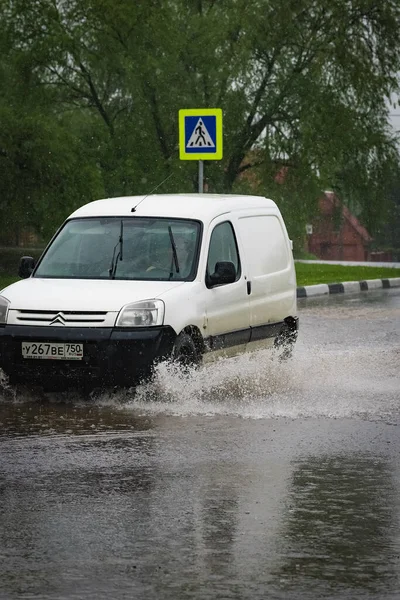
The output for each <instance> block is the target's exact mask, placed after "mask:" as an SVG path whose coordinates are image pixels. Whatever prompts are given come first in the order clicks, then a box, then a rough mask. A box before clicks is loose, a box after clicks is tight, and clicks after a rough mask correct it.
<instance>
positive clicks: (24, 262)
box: [18, 256, 35, 279]
mask: <svg viewBox="0 0 400 600" xmlns="http://www.w3.org/2000/svg"><path fill="white" fill-rule="evenodd" d="M34 268H35V259H34V258H32V256H23V257H22V258H21V260H20V262H19V268H18V275H19V277H21V279H27V278H28V277H30V276H31V275H32V271H33V269H34Z"/></svg>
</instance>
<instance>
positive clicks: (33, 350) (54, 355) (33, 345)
mask: <svg viewBox="0 0 400 600" xmlns="http://www.w3.org/2000/svg"><path fill="white" fill-rule="evenodd" d="M22 356H23V358H40V359H48V360H82V358H83V344H61V343H60V344H58V343H55V344H50V343H47V342H22Z"/></svg>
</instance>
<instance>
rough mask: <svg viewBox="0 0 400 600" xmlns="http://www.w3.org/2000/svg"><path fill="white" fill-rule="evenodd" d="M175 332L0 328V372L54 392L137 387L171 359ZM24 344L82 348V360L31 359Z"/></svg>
mask: <svg viewBox="0 0 400 600" xmlns="http://www.w3.org/2000/svg"><path fill="white" fill-rule="evenodd" d="M175 339H176V333H175V332H174V330H173V329H172V327H169V326H160V327H138V328H134V329H127V328H123V329H122V328H121V329H117V328H100V327H99V328H97V327H85V328H80V327H51V328H49V327H32V326H26V325H9V326H7V325H6V326H5V327H0V368H1V369H2V370H3V371H4V372H5V373H6V375H8V377H9V380H10V383H12V384H13V383H32V384H37V385H43V386H45V387H51V386H53V385H55V384H56V387H59V386H60V385H61V386H64V385H65V386H69V385H76V384H89V385H90V384H93V385H97V384H104V385H133V384H134V383H136V382H137V381H139V380H140V379H142V378H143V377H146V376H148V375H149V374H150V373H151V370H152V367H153V366H154V365H155V364H156V363H157V362H159V361H161V360H163V359H165V358H167V357H168V356H170V354H171V352H172V348H173V345H174V342H175ZM22 342H32V343H35V342H36V343H40V342H44V343H53V342H55V343H60V342H61V343H62V342H64V343H80V344H83V358H82V360H52V359H46V360H44V359H27V358H24V357H23V356H22Z"/></svg>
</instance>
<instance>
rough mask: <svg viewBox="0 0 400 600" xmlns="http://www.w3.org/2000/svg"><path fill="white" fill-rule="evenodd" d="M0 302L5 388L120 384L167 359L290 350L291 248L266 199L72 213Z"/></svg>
mask: <svg viewBox="0 0 400 600" xmlns="http://www.w3.org/2000/svg"><path fill="white" fill-rule="evenodd" d="M19 275H20V277H22V278H23V279H24V280H23V281H19V282H17V283H14V284H12V285H10V286H8V287H6V288H5V289H3V290H2V291H1V292H0V368H1V369H2V370H3V371H4V372H5V373H6V374H7V375H8V377H9V380H10V383H12V384H13V383H18V382H22V383H37V384H40V385H43V386H45V387H53V386H57V385H61V386H62V387H64V386H66V385H67V384H68V383H69V382H72V383H73V384H74V385H77V384H78V385H79V384H80V383H83V384H85V385H87V384H88V383H90V384H93V386H98V385H108V384H111V385H132V384H134V383H135V382H137V381H138V380H140V379H141V378H143V377H146V376H148V375H150V374H151V372H152V369H153V367H154V365H155V364H156V363H157V362H158V361H160V360H163V359H166V358H172V359H174V360H176V361H179V362H181V363H182V364H197V363H199V362H200V361H201V360H202V358H203V357H204V358H208V357H212V356H218V355H220V354H221V353H222V354H226V355H232V354H236V353H238V352H243V351H245V350H249V349H251V348H256V347H260V346H265V345H271V344H274V345H275V346H280V345H282V346H283V347H284V348H286V351H289V350H290V348H291V346H292V345H293V343H294V342H295V340H296V337H297V329H298V318H297V313H296V275H295V270H294V264H293V257H292V250H291V242H290V240H289V238H288V235H287V232H286V228H285V225H284V222H283V219H282V216H281V214H280V212H279V210H278V208H277V206H276V204H275V203H274V202H273V201H272V200H267V199H266V198H262V197H257V196H238V195H212V194H177V195H175V194H174V195H152V196H130V197H123V198H110V199H106V200H98V201H95V202H91V203H90V204H87V205H85V206H82V207H81V208H79V209H78V210H76V211H75V212H74V213H73V214H72V215H71V216H70V217H69V218H68V219H67V220H66V221H65V223H64V224H63V225H62V226H61V228H60V229H59V230H58V231H57V233H56V234H55V236H54V237H53V239H52V240H51V242H50V243H49V245H48V246H47V248H46V250H45V251H44V253H43V255H42V256H41V258H40V259H39V261H38V263H37V264H36V265H35V264H34V260H33V259H32V258H31V257H23V258H22V259H21V264H20V269H19Z"/></svg>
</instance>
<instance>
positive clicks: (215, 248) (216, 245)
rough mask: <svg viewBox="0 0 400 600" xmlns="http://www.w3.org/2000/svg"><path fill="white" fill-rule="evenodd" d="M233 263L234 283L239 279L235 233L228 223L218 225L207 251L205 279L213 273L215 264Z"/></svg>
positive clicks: (238, 258) (238, 260) (238, 259)
mask: <svg viewBox="0 0 400 600" xmlns="http://www.w3.org/2000/svg"><path fill="white" fill-rule="evenodd" d="M222 261H224V262H225V261H228V262H231V263H233V265H234V267H235V270H236V281H237V280H238V279H240V257H239V251H238V247H237V243H236V237H235V232H234V230H233V227H232V224H231V223H230V222H229V221H225V222H224V223H220V224H219V225H217V226H216V227H215V229H214V230H213V232H212V234H211V239H210V247H209V250H208V260H207V275H206V279H207V280H208V277H209V276H210V275H211V274H212V273H214V272H215V265H216V264H217V262H222Z"/></svg>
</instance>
